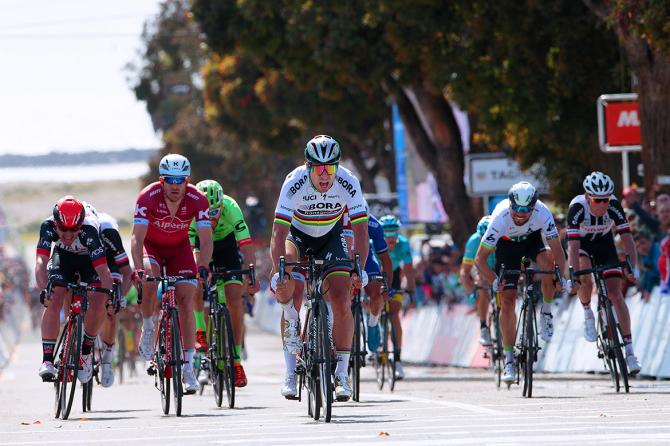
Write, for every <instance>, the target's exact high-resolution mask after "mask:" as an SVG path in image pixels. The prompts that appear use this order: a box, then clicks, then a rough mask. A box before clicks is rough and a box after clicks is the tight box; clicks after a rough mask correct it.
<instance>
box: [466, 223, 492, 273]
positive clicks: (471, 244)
mask: <svg viewBox="0 0 670 446" xmlns="http://www.w3.org/2000/svg"><path fill="white" fill-rule="evenodd" d="M481 241H482V236H481V235H479V232H475V233H474V234H472V235H471V236H470V238H469V239H468V242H467V243H466V245H465V251H464V252H463V264H464V265H474V264H475V255H476V254H477V250H478V249H479V244H480V243H481ZM487 263H488V264H489V266H490V267H491V269H495V268H496V267H495V265H496V255H495V253H491V255H490V256H489V258H488V259H487Z"/></svg>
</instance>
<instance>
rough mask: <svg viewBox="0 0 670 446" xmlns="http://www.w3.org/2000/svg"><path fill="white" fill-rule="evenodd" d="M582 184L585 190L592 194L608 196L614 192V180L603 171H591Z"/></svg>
mask: <svg viewBox="0 0 670 446" xmlns="http://www.w3.org/2000/svg"><path fill="white" fill-rule="evenodd" d="M582 184H583V186H584V190H585V191H586V192H587V193H589V194H591V195H597V196H602V197H606V196H607V197H608V196H610V195H612V192H614V181H612V179H611V178H610V177H609V175H605V174H604V173H602V172H591V173H590V174H588V175H587V176H586V178H584V183H582Z"/></svg>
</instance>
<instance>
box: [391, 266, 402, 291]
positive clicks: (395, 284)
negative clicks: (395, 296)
mask: <svg viewBox="0 0 670 446" xmlns="http://www.w3.org/2000/svg"><path fill="white" fill-rule="evenodd" d="M391 288H393V289H394V290H396V291H400V267H398V268H396V269H394V270H393V279H392V280H391Z"/></svg>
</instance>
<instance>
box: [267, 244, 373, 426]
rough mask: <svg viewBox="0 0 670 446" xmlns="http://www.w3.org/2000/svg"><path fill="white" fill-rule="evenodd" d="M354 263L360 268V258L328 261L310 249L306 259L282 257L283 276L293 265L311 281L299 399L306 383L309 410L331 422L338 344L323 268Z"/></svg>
mask: <svg viewBox="0 0 670 446" xmlns="http://www.w3.org/2000/svg"><path fill="white" fill-rule="evenodd" d="M344 263H353V264H354V271H355V272H356V273H359V272H360V270H361V269H360V259H359V256H358V255H356V258H355V260H353V261H351V260H344V261H343V260H337V261H330V262H326V261H324V260H317V259H315V258H314V253H313V252H312V251H311V250H309V249H308V250H307V261H306V262H286V258H284V256H281V257H280V258H279V279H280V281H283V280H284V275H285V274H286V267H287V266H292V267H294V270H296V271H302V272H304V274H305V276H306V283H307V299H306V301H305V304H304V305H305V307H306V308H307V315H306V317H305V325H304V327H303V331H302V333H301V341H302V348H301V352H300V353H299V354H298V357H297V366H296V374H297V375H298V377H299V383H298V400H302V388H303V386H304V387H305V388H306V390H307V413H308V415H309V416H311V417H312V418H313V419H314V420H318V419H319V418H320V415H321V408H323V411H324V418H325V421H326V422H327V423H328V422H330V419H331V415H332V406H333V390H334V389H333V383H332V375H333V372H334V370H335V366H336V365H337V358H335V347H334V343H333V337H332V328H331V323H330V317H329V311H328V305H327V304H326V301H325V300H324V299H323V294H322V290H321V287H322V285H323V279H324V277H323V272H324V271H326V270H327V269H328V267H329V266H331V265H334V264H338V265H341V264H344Z"/></svg>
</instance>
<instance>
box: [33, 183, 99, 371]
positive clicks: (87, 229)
mask: <svg viewBox="0 0 670 446" xmlns="http://www.w3.org/2000/svg"><path fill="white" fill-rule="evenodd" d="M52 244H54V245H55V247H54V249H53V252H52V250H51V247H52ZM47 262H48V263H47ZM77 274H78V275H79V280H81V281H82V282H86V283H89V284H91V285H94V286H102V287H104V288H108V289H111V288H112V276H111V274H110V272H109V268H108V267H107V262H106V259H105V248H104V247H103V244H102V240H100V233H99V223H98V220H97V219H96V218H95V216H94V215H86V211H85V209H84V205H83V204H82V202H81V201H79V200H77V199H76V198H74V197H73V196H71V195H66V196H64V197H63V198H61V199H60V200H58V202H57V203H56V205H55V206H54V208H53V215H52V216H51V217H49V218H47V219H46V220H44V221H43V222H42V225H41V226H40V239H39V241H38V243H37V256H36V258H35V280H36V282H37V287H38V288H39V289H44V288H45V287H46V286H47V282H48V281H49V280H57V281H61V282H74V281H75V280H76V278H75V275H77ZM67 294H68V291H67V289H66V288H63V287H61V286H55V287H54V288H53V291H52V293H51V295H50V296H45V299H44V302H43V304H44V305H45V306H46V308H45V310H44V314H43V316H42V366H41V367H40V370H39V375H40V377H41V378H42V380H44V381H53V380H54V379H55V378H56V368H55V367H54V365H53V362H54V348H55V345H56V337H57V336H58V328H59V325H60V310H61V308H62V307H63V299H64V298H65V296H66V295H67ZM106 302H107V296H106V295H105V294H103V293H92V294H91V296H90V298H89V305H88V310H87V311H86V315H85V317H84V338H83V340H82V346H81V370H80V371H79V373H78V375H77V376H78V378H79V380H80V381H81V382H82V383H87V382H88V381H89V380H90V379H91V375H92V374H93V360H92V359H93V358H92V355H91V353H92V352H91V351H92V349H93V344H94V343H95V338H96V336H98V332H99V331H100V327H101V326H102V324H103V322H104V318H105V316H104V313H105V303H106ZM66 311H67V310H66Z"/></svg>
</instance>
